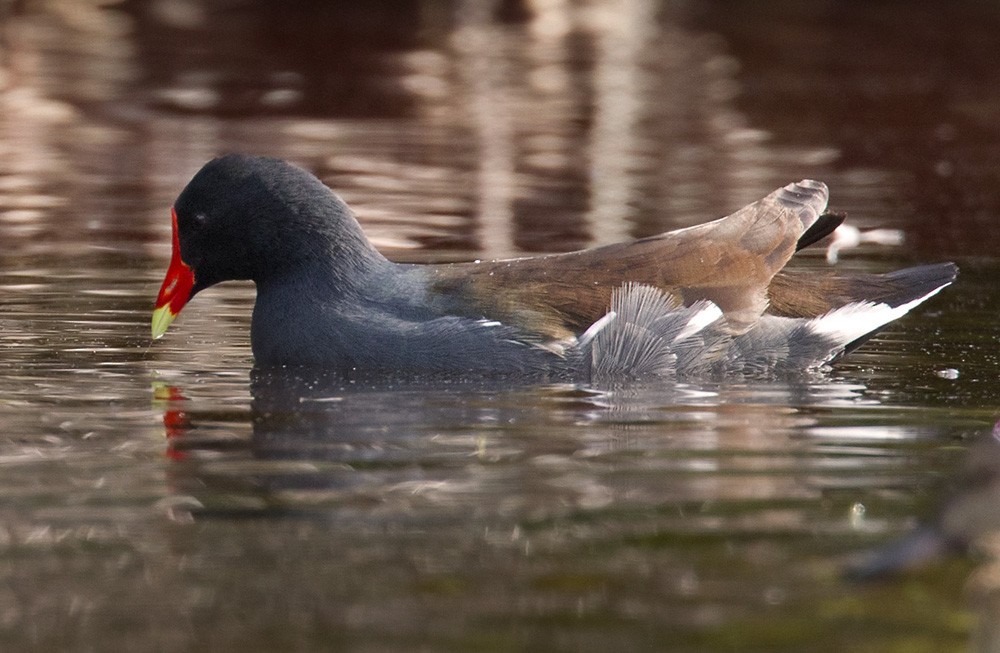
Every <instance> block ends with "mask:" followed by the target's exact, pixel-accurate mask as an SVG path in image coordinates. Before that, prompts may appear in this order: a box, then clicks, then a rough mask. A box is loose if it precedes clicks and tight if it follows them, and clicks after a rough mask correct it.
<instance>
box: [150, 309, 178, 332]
mask: <svg viewBox="0 0 1000 653" xmlns="http://www.w3.org/2000/svg"><path fill="white" fill-rule="evenodd" d="M175 317H177V315H175V314H174V313H171V312H170V304H165V305H163V306H161V307H159V308H158V309H156V310H155V311H153V340H157V339H159V338H162V337H163V334H164V333H166V332H167V328H168V327H170V323H171V322H173V321H174V318H175Z"/></svg>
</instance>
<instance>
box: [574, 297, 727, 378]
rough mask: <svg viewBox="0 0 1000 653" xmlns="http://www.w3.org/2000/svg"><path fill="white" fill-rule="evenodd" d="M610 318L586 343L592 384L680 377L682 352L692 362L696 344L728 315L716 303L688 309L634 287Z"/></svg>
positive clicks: (615, 304)
mask: <svg viewBox="0 0 1000 653" xmlns="http://www.w3.org/2000/svg"><path fill="white" fill-rule="evenodd" d="M608 315H609V316H612V317H611V318H602V319H601V320H599V321H598V322H597V323H595V327H596V328H598V330H597V331H596V333H592V330H593V328H594V327H592V329H591V330H588V332H587V333H586V334H585V335H584V336H583V337H582V338H581V344H582V345H583V346H584V347H585V348H586V349H587V350H588V351H589V359H590V363H591V364H590V373H591V379H592V380H597V381H607V380H615V379H626V378H642V377H650V376H659V377H664V376H673V375H675V374H676V372H677V362H678V352H679V351H682V352H685V355H686V356H689V357H690V356H691V355H692V354H691V352H690V348H691V342H694V340H692V339H693V338H694V337H695V336H696V335H697V334H698V333H699V332H700V331H702V330H703V329H705V328H706V327H707V326H708V325H710V324H712V323H713V322H715V321H717V320H718V319H719V318H720V317H721V315H722V313H721V311H720V310H719V309H718V307H717V306H715V304H712V303H711V302H707V301H700V302H696V303H695V304H692V305H691V306H687V307H685V306H681V304H680V303H679V302H678V301H676V300H675V299H674V298H672V297H671V296H670V295H668V294H666V293H664V292H663V291H661V290H659V289H657V288H654V287H652V286H647V285H644V284H637V283H628V284H625V285H623V286H622V287H621V288H619V289H617V290H616V291H615V292H614V293H613V294H612V297H611V309H610V311H609V313H608Z"/></svg>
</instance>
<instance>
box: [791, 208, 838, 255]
mask: <svg viewBox="0 0 1000 653" xmlns="http://www.w3.org/2000/svg"><path fill="white" fill-rule="evenodd" d="M846 219H847V214H846V213H839V212H833V211H828V212H827V213H823V214H821V215H820V216H819V217H818V218H816V221H815V222H813V223H812V225H810V227H809V228H808V229H806V230H805V232H803V234H802V235H801V236H799V242H798V244H797V245H796V246H795V251H796V252H797V251H799V250H801V249H803V248H806V247H809V246H810V245H812V244H813V243H815V242H818V241H820V240H822V239H823V238H826V237H827V236H829V235H830V234H832V233H833V232H834V231H835V230H836V229H837V227H839V226H840V225H842V224H843V223H844V220H846Z"/></svg>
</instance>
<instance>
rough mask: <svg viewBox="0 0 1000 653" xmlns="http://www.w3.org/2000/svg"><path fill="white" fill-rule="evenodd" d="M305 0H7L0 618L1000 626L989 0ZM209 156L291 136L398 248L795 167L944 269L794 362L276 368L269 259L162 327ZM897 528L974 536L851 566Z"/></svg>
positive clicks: (293, 646) (467, 237) (435, 255)
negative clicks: (763, 365)
mask: <svg viewBox="0 0 1000 653" xmlns="http://www.w3.org/2000/svg"><path fill="white" fill-rule="evenodd" d="M286 4H287V3H285V4H282V6H281V8H280V9H278V8H277V6H276V8H274V9H270V10H269V9H261V8H259V7H256V6H255V4H254V3H245V4H244V3H239V2H236V3H229V2H226V3H223V2H208V3H200V4H199V3H188V2H180V1H177V0H160V1H158V2H130V3H121V4H115V3H80V2H73V3H61V2H55V3H50V4H47V5H45V6H44V7H43V6H40V5H39V6H35V5H33V4H31V3H13V4H10V3H8V4H7V5H4V6H3V9H0V15H2V23H0V154H2V156H0V242H2V243H3V245H2V251H0V434H2V437H0V469H2V472H3V473H2V474H0V497H2V498H0V643H2V646H3V648H4V649H9V650H31V649H35V650H100V651H106V650H130V651H135V650H163V649H181V648H194V649H206V650H245V649H247V648H248V647H249V648H252V649H257V650H268V649H270V650H337V649H352V650H379V651H381V650H405V649H422V650H456V651H468V650H595V651H597V650H609V649H611V648H612V647H618V648H620V649H622V650H689V651H713V650H812V651H823V650H829V651H843V650H859V651H864V650H871V651H885V650H933V651H942V650H968V649H970V648H972V649H974V650H977V649H981V650H991V647H995V646H996V642H997V641H998V638H997V634H996V633H995V632H994V630H995V629H994V627H993V626H992V624H993V623H996V622H997V620H996V618H995V617H996V615H997V614H998V609H997V606H996V604H995V600H994V598H993V597H995V596H996V588H997V586H998V582H997V576H996V570H995V563H994V562H993V558H992V557H991V552H994V551H996V550H997V545H996V542H997V539H996V533H997V526H996V523H995V520H996V518H995V516H994V514H993V510H992V506H993V505H995V499H996V498H997V497H996V493H997V490H996V488H997V487H1000V485H998V484H997V483H996V481H995V479H996V476H997V475H996V469H997V466H998V464H1000V451H997V450H996V445H995V441H994V440H993V439H991V438H992V436H991V433H992V427H993V424H994V422H995V421H996V419H997V416H998V414H1000V410H998V403H1000V402H998V396H1000V395H998V394H997V391H996V378H997V370H998V368H1000V361H998V356H997V353H996V345H995V343H996V342H997V337H998V327H997V326H996V320H995V315H996V314H997V309H998V305H1000V297H998V292H997V289H996V284H995V282H994V280H995V279H996V278H997V274H998V272H1000V269H998V263H997V260H996V259H995V257H994V252H995V251H996V248H997V245H998V237H997V235H996V230H995V229H994V228H993V227H994V225H995V223H996V219H997V216H998V207H1000V192H998V188H1000V184H998V183H997V181H998V180H997V170H1000V166H998V163H1000V155H998V152H1000V133H998V128H997V125H1000V115H998V113H1000V110H998V107H1000V97H998V95H1000V74H998V73H997V70H996V69H995V68H994V67H993V66H992V64H990V63H989V62H992V60H993V50H994V49H995V34H996V28H997V27H998V22H1000V12H997V10H996V9H995V8H993V7H991V6H990V5H989V4H988V3H978V2H963V3H953V4H952V5H949V7H950V11H949V12H944V11H941V10H940V7H939V6H938V5H937V4H935V3H923V2H911V3H908V4H907V11H905V12H900V11H897V10H896V9H891V5H887V6H886V7H880V8H879V7H877V8H872V7H869V6H868V5H867V4H862V3H836V4H830V3H823V2H796V3H769V4H768V6H767V7H765V8H759V7H756V6H754V7H750V6H748V7H742V8H734V7H732V6H730V5H729V4H728V3H714V2H707V3H699V4H698V5H697V6H689V5H687V4H684V3H671V2H666V3H653V2H634V3H627V6H626V7H618V6H611V5H605V4H604V3H590V4H587V5H582V4H581V5H579V6H578V5H577V4H576V3H566V4H558V3H557V4H554V5H549V4H548V3H530V2H501V3H496V4H495V6H492V7H491V6H490V5H489V4H488V3H478V2H454V3H444V4H439V3H422V2H392V3H386V4H384V5H380V6H378V7H376V8H372V7H367V6H366V4H364V3H363V4H361V5H359V6H358V7H355V6H354V4H351V5H350V6H345V7H341V6H338V5H337V4H329V3H292V4H293V5H294V6H286ZM359 7H362V8H359ZM890 9H891V10H890ZM232 150H239V151H250V152H255V153H260V154H270V155H275V156H281V157H283V158H287V159H290V160H293V161H295V162H297V163H299V164H301V165H304V166H306V167H308V168H309V169H311V170H313V171H315V172H316V174H318V175H319V176H320V177H321V178H322V179H323V180H324V181H326V182H327V183H328V184H330V185H331V186H332V187H334V188H335V189H336V190H337V191H338V192H340V193H341V194H342V195H343V196H344V198H345V199H346V200H347V201H348V202H349V203H350V204H351V205H352V206H353V207H354V208H355V209H356V211H357V213H358V217H359V219H360V220H361V222H362V224H363V226H364V227H365V229H366V231H367V232H368V233H369V234H370V235H371V236H372V238H373V239H374V240H375V242H376V243H377V244H378V245H379V246H380V247H381V248H383V250H384V251H386V253H387V254H389V255H390V256H392V257H393V258H395V259H397V260H409V261H427V260H436V261H437V260H459V259H472V258H487V257H496V256H508V255H518V254H525V253H534V252H549V251H565V250H570V249H574V248H577V247H583V246H591V245H595V244H602V243H607V242H613V241H616V240H620V239H623V238H628V237H638V236H644V235H648V234H652V233H656V232H658V231H661V230H664V229H669V228H675V227H680V226H686V225H690V224H696V223H698V222H700V221H703V220H707V219H711V218H715V217H718V216H719V215H723V214H725V213H728V212H730V211H732V210H734V209H736V208H739V207H740V206H741V205H743V204H744V203H746V202H749V201H752V200H754V199H756V198H758V197H760V196H762V195H763V194H765V193H767V192H769V191H770V190H772V189H773V188H775V187H777V186H781V185H784V184H786V183H788V182H789V181H792V180H796V179H801V178H806V177H808V178H818V179H823V180H825V181H827V183H829V184H830V186H831V188H832V197H833V201H832V204H833V206H834V207H835V208H837V209H841V210H846V211H848V213H849V214H850V220H851V222H852V224H855V225H857V226H859V227H861V228H862V229H865V230H867V229H873V228H890V229H898V230H901V231H902V232H903V234H904V236H905V244H904V245H902V246H876V245H865V246H863V247H861V248H859V249H857V250H852V251H849V252H846V253H844V254H842V257H841V258H842V260H841V261H840V263H838V265H839V266H840V267H841V268H842V269H844V270H845V271H846V270H856V271H884V270H889V269H893V268H898V267H902V266H905V265H908V264H915V263H917V262H929V261H939V260H956V261H957V262H958V263H959V264H960V266H961V268H962V273H961V276H960V278H959V281H958V282H957V283H956V284H955V285H954V286H953V287H952V288H949V289H948V290H946V291H945V292H943V293H942V294H941V295H939V296H938V297H936V298H934V299H933V300H932V301H931V302H928V303H927V304H926V305H925V306H923V307H921V308H920V309H918V310H917V311H915V313H914V314H913V315H912V316H910V317H908V318H906V319H904V320H902V321H900V322H899V323H897V324H896V325H894V326H893V327H891V328H890V329H888V330H887V331H885V332H884V333H882V334H881V335H879V336H878V337H877V338H876V339H875V340H873V341H872V342H871V343H870V344H869V345H868V346H867V347H865V348H864V349H862V350H860V351H859V352H857V353H856V354H855V355H853V356H852V357H851V358H850V359H848V360H847V361H845V362H843V363H841V364H839V365H838V366H836V368H834V369H833V370H830V371H828V372H826V373H823V374H819V375H809V376H803V377H799V378H783V379H774V380H769V381H767V382H763V381H759V380H757V381H753V380H745V381H744V380H734V381H731V382H726V383H685V384H666V383H663V384H658V385H656V384H653V385H650V384H646V385H633V386H628V387H620V388H593V387H581V386H563V385H550V386H531V385H517V384H509V383H508V384H502V385H501V384H492V385H488V384H481V383H471V382H462V380H452V381H451V382H437V383H433V384H429V383H428V384H414V383H406V384H403V383H388V384H380V385H372V384H367V385H365V384H344V383H340V382H334V381H330V380H316V379H303V378H299V377H296V376H295V375H291V376H284V377H281V376H278V377H274V376H262V375H259V374H255V373H253V371H252V359H251V357H250V351H249V342H248V325H249V314H250V308H251V306H252V301H253V288H252V287H251V286H248V285H242V284H226V285H225V286H223V287H218V288H214V289H212V290H210V291H207V292H204V293H201V294H199V296H198V298H197V299H196V300H195V301H194V302H192V303H191V304H190V305H189V306H188V307H187V308H186V309H185V311H184V314H183V315H182V316H181V317H180V318H179V319H178V321H177V322H176V323H175V324H174V326H173V327H172V328H171V330H170V332H169V333H168V335H167V336H166V337H165V338H164V339H163V340H161V341H158V342H156V343H151V342H150V341H149V338H148V332H149V313H150V310H151V304H152V299H153V297H154V296H155V292H156V290H157V288H158V284H159V282H160V280H161V279H162V274H163V271H164V270H165V267H166V263H167V259H168V256H169V229H170V226H169V206H170V204H171V202H172V201H173V199H174V197H175V196H176V194H177V193H178V192H179V190H180V189H181V188H182V187H183V185H184V183H185V182H186V181H187V179H188V178H190V176H191V175H192V174H193V173H194V172H195V171H196V170H197V169H198V168H199V167H200V166H201V165H202V164H203V163H204V162H205V161H206V160H207V159H209V158H211V157H212V156H215V155H216V154H218V153H221V152H225V151H232ZM805 254H806V256H804V257H802V258H803V260H802V261H800V262H799V264H800V265H805V266H813V267H816V268H822V267H826V266H827V264H826V263H825V261H824V260H823V258H822V251H821V250H820V251H818V252H817V253H815V254H813V253H805ZM921 524H923V525H925V526H927V527H928V528H932V529H934V530H936V531H938V532H940V533H943V534H945V535H946V536H947V538H948V539H949V540H950V541H951V542H952V543H954V544H962V545H967V546H971V547H972V548H973V549H974V550H975V551H976V552H977V554H976V555H973V556H967V555H962V554H951V555H947V556H943V557H937V558H934V559H932V560H930V561H928V562H925V563H923V564H921V565H919V566H917V567H916V568H914V569H910V570H907V571H904V572H902V573H898V574H896V575H893V576H891V577H889V578H886V579H880V580H877V581H874V582H871V581H869V582H860V581H857V580H852V579H850V578H849V577H848V576H847V575H846V574H845V570H847V569H851V568H852V565H854V564H856V563H857V562H858V561H859V560H861V561H863V560H867V559H868V558H867V555H866V554H867V553H868V552H870V551H872V550H875V549H878V548H879V547H883V546H885V545H887V544H890V543H893V542H897V541H899V540H900V539H901V538H905V537H906V536H907V534H910V533H912V532H913V531H914V529H915V528H916V527H917V526H918V525H921Z"/></svg>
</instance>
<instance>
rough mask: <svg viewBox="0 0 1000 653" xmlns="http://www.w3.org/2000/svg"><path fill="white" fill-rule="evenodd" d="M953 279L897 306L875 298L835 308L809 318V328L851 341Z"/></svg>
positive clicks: (835, 338) (932, 293) (904, 310)
mask: <svg viewBox="0 0 1000 653" xmlns="http://www.w3.org/2000/svg"><path fill="white" fill-rule="evenodd" d="M950 284H951V282H950V281H949V282H948V283H945V284H941V285H940V286H938V287H937V288H935V289H934V290H932V291H930V292H929V293H927V294H926V295H924V296H923V297H917V298H916V299H913V300H911V301H909V302H907V303H905V304H900V305H899V306H897V307H895V308H893V307H891V306H889V305H888V304H883V303H879V304H876V303H874V302H854V303H852V304H847V305H846V306H841V307H840V308H835V309H834V310H832V311H830V312H829V313H826V314H824V315H820V316H819V317H817V318H814V319H812V320H811V321H810V322H809V327H808V328H809V330H810V331H812V332H813V333H817V334H820V335H825V336H830V338H832V339H833V340H835V341H836V342H840V343H843V344H845V345H846V344H847V343H850V342H853V341H854V340H857V339H858V338H860V337H861V336H863V335H865V334H868V333H871V332H872V331H874V330H875V329H877V328H879V327H880V326H882V325H883V324H888V323H889V322H892V321H893V320H896V319H899V318H901V317H903V316H904V315H906V314H907V313H909V312H910V309H912V308H913V307H915V306H918V305H920V304H922V303H923V302H924V301H926V300H928V299H930V298H931V297H933V296H934V295H936V294H938V293H939V292H940V291H941V289H942V288H944V287H945V286H948V285H950Z"/></svg>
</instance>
